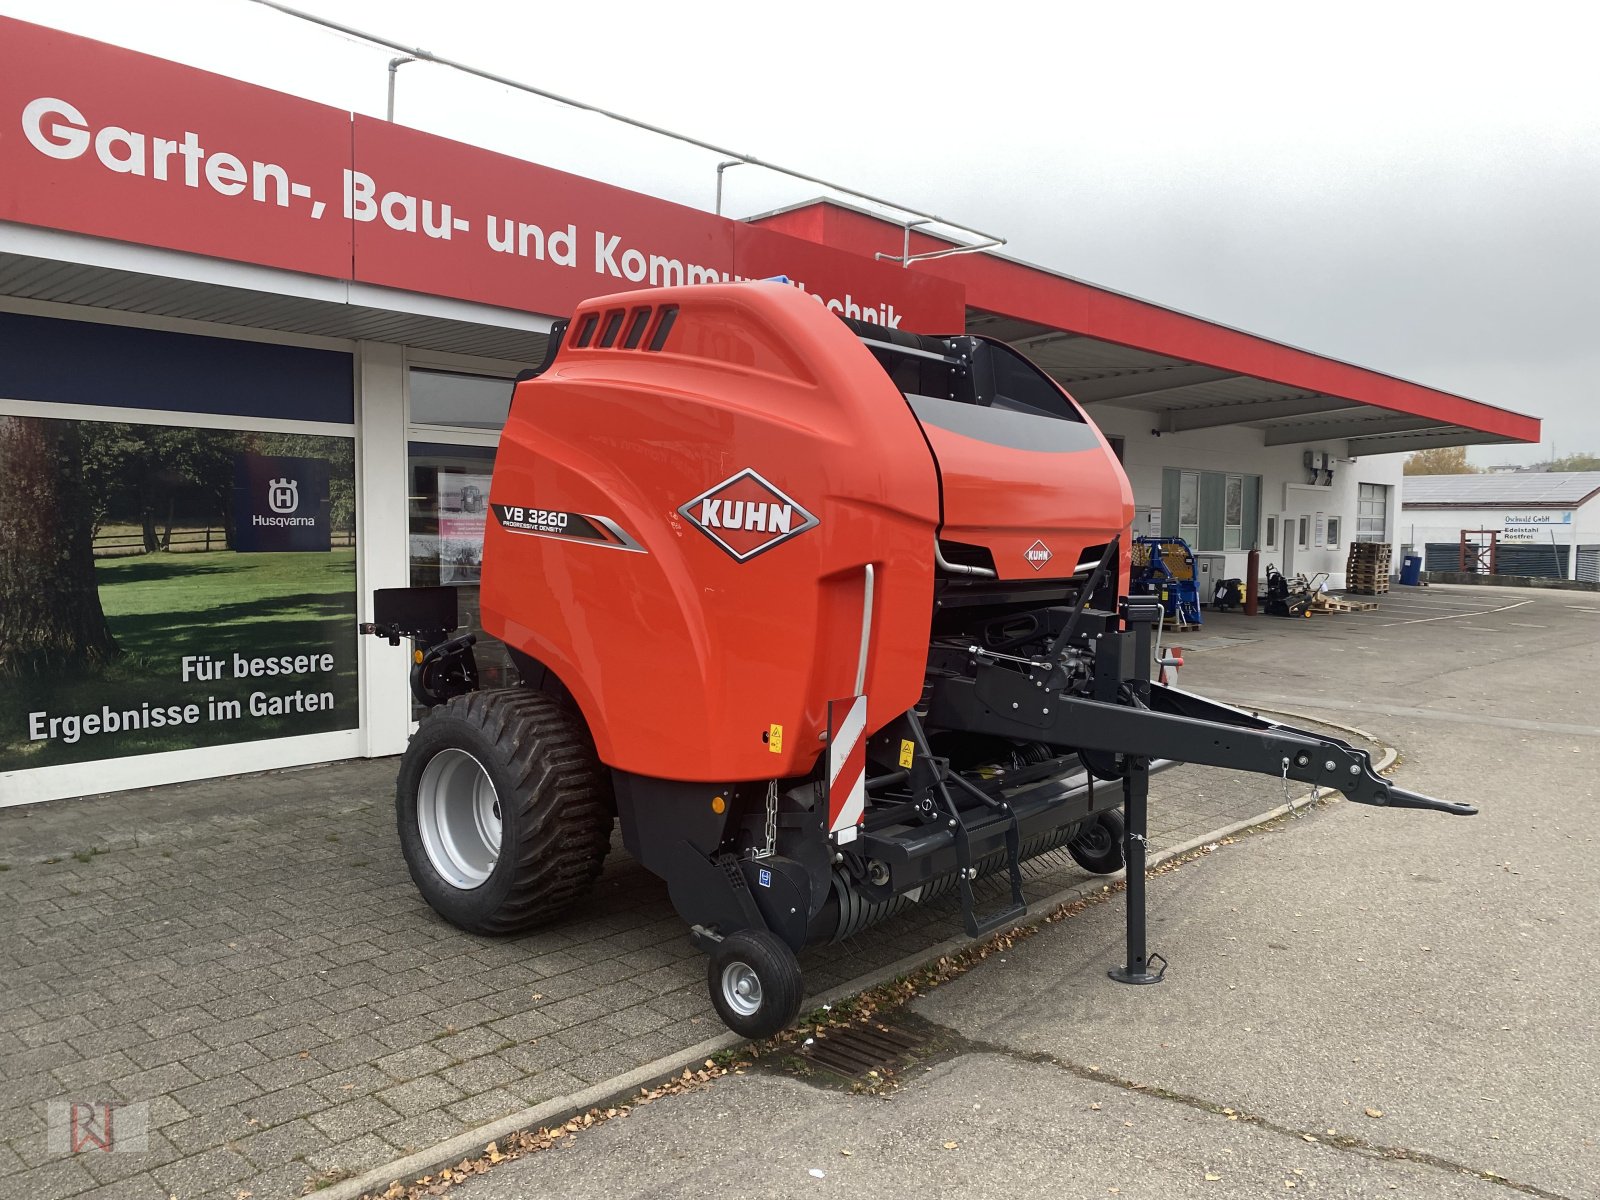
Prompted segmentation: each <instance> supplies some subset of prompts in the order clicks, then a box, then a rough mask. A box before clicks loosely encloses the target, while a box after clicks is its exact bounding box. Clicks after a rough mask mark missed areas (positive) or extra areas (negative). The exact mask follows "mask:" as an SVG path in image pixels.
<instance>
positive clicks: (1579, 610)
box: [1567, 604, 1600, 613]
mask: <svg viewBox="0 0 1600 1200" xmlns="http://www.w3.org/2000/svg"><path fill="white" fill-rule="evenodd" d="M1567 607H1568V608H1570V609H1571V610H1572V611H1573V612H1592V613H1600V608H1579V607H1578V606H1577V605H1576V604H1569V605H1567Z"/></svg>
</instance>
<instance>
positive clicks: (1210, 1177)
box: [1206, 1171, 1222, 1183]
mask: <svg viewBox="0 0 1600 1200" xmlns="http://www.w3.org/2000/svg"><path fill="white" fill-rule="evenodd" d="M1221 1178H1222V1176H1221V1175H1213V1174H1212V1173H1211V1172H1210V1171H1207V1172H1206V1182H1207V1183H1216V1182H1217V1180H1219V1179H1221Z"/></svg>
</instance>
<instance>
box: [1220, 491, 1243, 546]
mask: <svg viewBox="0 0 1600 1200" xmlns="http://www.w3.org/2000/svg"><path fill="white" fill-rule="evenodd" d="M1243 526H1244V476H1243V475H1229V476H1228V477H1227V480H1226V482H1225V484H1224V487H1223V502H1222V548H1223V549H1224V550H1237V549H1239V541H1240V531H1241V530H1242V528H1243Z"/></svg>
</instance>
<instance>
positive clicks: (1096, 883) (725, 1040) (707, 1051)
mask: <svg viewBox="0 0 1600 1200" xmlns="http://www.w3.org/2000/svg"><path fill="white" fill-rule="evenodd" d="M1250 711H1252V712H1266V713H1271V714H1272V715H1274V716H1279V717H1289V718H1291V719H1293V720H1296V721H1306V722H1308V723H1311V724H1314V725H1321V726H1323V727H1325V728H1327V729H1337V730H1339V731H1340V732H1341V733H1349V734H1354V735H1355V736H1357V737H1359V738H1361V739H1362V740H1364V741H1367V742H1371V743H1372V744H1373V745H1375V746H1378V747H1380V748H1381V749H1382V750H1383V755H1382V757H1381V758H1380V759H1379V760H1378V762H1376V763H1375V764H1374V768H1375V769H1376V770H1377V771H1379V772H1380V773H1381V772H1384V771H1387V770H1388V769H1389V768H1390V767H1392V766H1393V765H1394V764H1395V762H1396V761H1397V760H1398V759H1399V757H1400V755H1399V752H1398V751H1397V750H1396V749H1395V748H1394V747H1393V746H1389V745H1387V744H1385V743H1384V742H1381V741H1379V740H1378V739H1377V738H1375V737H1373V736H1372V734H1370V733H1367V732H1365V731H1364V730H1360V729H1357V728H1355V727H1354V726H1351V725H1340V724H1338V723H1336V722H1334V721H1328V720H1324V719H1323V718H1321V717H1310V716H1305V715H1303V714H1301V713H1293V712H1286V711H1282V710H1278V709H1270V708H1261V709H1251V710H1250ZM1310 794H1311V793H1310V792H1309V791H1308V792H1305V793H1303V795H1304V796H1309V795H1310ZM1294 799H1295V800H1299V799H1301V797H1298V796H1297V797H1295V798H1294ZM1291 807H1293V808H1295V810H1296V811H1299V806H1298V805H1291V804H1280V805H1278V806H1276V807H1275V808H1271V809H1268V810H1267V811H1266V812H1264V813H1259V814H1257V815H1256V816H1253V817H1246V818H1245V819H1244V820H1242V821H1234V822H1233V823H1231V824H1229V825H1224V826H1222V827H1221V828H1219V829H1213V830H1210V831H1209V832H1207V833H1202V834H1200V835H1199V836H1198V837H1192V838H1190V839H1189V840H1188V841H1186V842H1181V843H1179V844H1178V845H1176V846H1168V847H1167V848H1165V849H1163V850H1158V851H1156V852H1155V853H1154V854H1151V855H1150V856H1149V857H1148V858H1147V859H1146V862H1145V869H1146V870H1147V871H1149V870H1153V869H1154V868H1156V867H1159V866H1161V865H1162V864H1163V863H1166V862H1169V861H1171V860H1172V859H1174V858H1181V857H1182V856H1183V855H1185V854H1189V853H1191V852H1192V851H1195V850H1198V849H1200V848H1201V847H1202V846H1206V845H1209V844H1211V843H1212V842H1219V841H1221V840H1222V839H1223V838H1228V837H1232V836H1233V835H1234V834H1237V833H1243V832H1244V831H1245V830H1247V829H1253V828H1255V827H1256V826H1258V825H1265V824H1267V823H1268V822H1269V821H1275V820H1277V819H1278V818H1279V817H1283V816H1288V815H1289V811H1290V809H1291ZM1126 877H1127V872H1126V871H1117V872H1115V873H1114V874H1111V875H1097V876H1095V877H1094V878H1093V879H1092V880H1085V881H1084V882H1082V883H1076V884H1073V885H1072V886H1071V887H1068V888H1063V889H1061V890H1060V891H1059V892H1055V893H1052V894H1051V895H1049V896H1046V897H1044V898H1043V899H1041V900H1039V901H1037V902H1036V903H1035V904H1033V905H1031V906H1030V907H1031V909H1032V910H1033V911H1034V912H1035V913H1038V914H1039V916H1037V917H1035V918H1033V919H1032V920H1028V919H1024V920H1022V921H1018V922H1017V923H1016V924H1015V925H1012V926H1009V927H1008V928H1006V929H1004V930H996V931H994V932H993V933H989V934H986V935H985V936H983V937H981V938H970V937H968V936H967V935H966V934H964V933H962V934H957V935H956V936H955V937H952V938H947V939H946V940H945V941H942V942H939V943H938V944H937V945H933V946H929V947H928V948H927V949H926V950H919V951H917V952H916V953H915V954H908V955H906V956H905V957H904V958H901V959H897V960H896V961H894V962H892V963H889V964H887V965H886V966H882V967H878V968H876V969H874V970H872V971H869V972H868V973H867V974H865V975H859V976H857V977H856V978H855V979H852V980H849V981H848V982H846V983H841V984H839V985H838V986H837V987H833V988H829V989H828V990H827V991H826V992H823V993H821V994H820V995H817V996H808V997H806V1003H807V1005H808V1006H809V1008H817V1007H819V1006H821V1005H824V1004H837V1003H838V1002H840V1001H842V1000H846V999H848V998H850V997H851V996H856V995H859V994H860V993H862V992H865V991H868V990H870V989H872V988H874V987H877V986H878V985H879V984H882V983H887V982H888V981H889V980H891V979H896V978H898V977H900V976H902V975H910V974H912V973H913V972H915V971H918V970H920V969H921V968H923V967H926V966H930V965H932V964H933V963H936V962H938V961H939V959H941V958H947V957H949V956H950V955H952V954H957V953H960V952H961V951H962V950H965V949H967V948H968V947H971V946H976V945H980V944H982V943H983V942H986V941H988V940H989V939H990V938H993V937H997V936H1001V935H1003V934H1006V933H1010V932H1012V931H1013V930H1017V929H1026V928H1029V927H1031V926H1033V925H1037V924H1038V923H1039V921H1040V920H1041V919H1042V918H1043V915H1044V914H1046V913H1050V912H1054V911H1055V910H1056V909H1057V908H1060V907H1061V906H1062V905H1064V904H1071V903H1073V902H1074V901H1076V900H1081V899H1083V898H1084V897H1086V896H1091V895H1094V894H1095V893H1096V892H1099V891H1101V890H1102V889H1104V888H1106V887H1109V886H1111V885H1113V884H1116V883H1120V882H1122V880H1124V879H1125V878H1126ZM745 1041H746V1039H744V1038H742V1037H740V1036H739V1035H738V1034H736V1033H731V1032H729V1033H722V1034H719V1035H718V1036H716V1037H713V1038H707V1039H706V1040H705V1041H703V1042H696V1043H695V1044H694V1045H693V1046H690V1047H688V1048H687V1049H685V1050H679V1051H676V1052H675V1053H672V1054H668V1055H664V1056H662V1057H661V1058H658V1059H656V1060H654V1061H653V1062H648V1063H645V1064H644V1065H643V1066H641V1067H636V1068H634V1069H633V1070H632V1071H629V1072H627V1073H626V1074H623V1075H617V1076H614V1077H613V1078H611V1079H606V1080H602V1081H601V1082H599V1083H596V1084H593V1085H591V1086H589V1087H587V1088H584V1089H583V1090H582V1091H581V1092H574V1093H572V1094H571V1095H567V1096H557V1097H555V1098H554V1099H551V1100H546V1101H544V1103H542V1104H536V1105H534V1106H533V1107H531V1108H525V1109H522V1110H521V1111H520V1112H514V1113H511V1114H509V1115H508V1116H504V1117H501V1118H500V1119H499V1120H497V1121H491V1122H490V1123H489V1124H487V1125H480V1126H479V1127H478V1128H476V1129H470V1130H468V1131H467V1132H466V1133H462V1134H457V1135H456V1136H455V1137H453V1138H450V1139H449V1140H448V1141H443V1142H439V1143H438V1144H436V1145H434V1146H430V1147H428V1148H427V1149H426V1150H419V1151H417V1152H416V1153H415V1154H409V1155H407V1156H406V1157H404V1158H398V1159H395V1160H393V1161H392V1162H388V1163H385V1164H384V1165H383V1166H381V1167H374V1168H372V1169H371V1170H369V1171H365V1172H363V1173H362V1174H360V1175H356V1176H353V1177H352V1178H350V1179H344V1180H341V1181H339V1182H338V1183H333V1184H329V1185H328V1186H327V1187H324V1188H319V1189H317V1191H316V1192H315V1193H313V1194H314V1195H316V1196H317V1197H318V1200H360V1197H361V1196H363V1195H365V1194H366V1193H368V1192H380V1191H382V1190H383V1189H384V1188H387V1187H388V1186H389V1185H390V1184H391V1183H393V1182H395V1181H396V1180H399V1181H401V1182H402V1183H405V1182H409V1181H411V1180H412V1179H415V1178H416V1177H418V1176H420V1175H431V1174H433V1173H434V1172H435V1171H437V1170H438V1169H440V1168H441V1167H446V1166H449V1165H451V1164H453V1163H456V1162H459V1161H460V1160H461V1159H463V1158H473V1157H476V1156H477V1154H478V1152H479V1151H481V1150H482V1149H483V1147H484V1146H485V1145H487V1144H488V1143H489V1142H493V1141H497V1140H498V1139H500V1138H503V1137H505V1136H506V1135H507V1134H511V1133H517V1132H519V1131H521V1130H524V1129H535V1128H538V1127H539V1126H541V1125H546V1126H548V1125H559V1124H562V1123H563V1122H565V1121H568V1120H570V1119H572V1118H573V1117H575V1116H578V1115H579V1114H581V1113H585V1112H588V1111H589V1110H590V1109H591V1108H599V1107H603V1106H607V1105H608V1104H609V1103H611V1102H620V1101H622V1100H624V1099H625V1098H627V1097H628V1096H631V1095H632V1094H633V1093H634V1092H636V1091H638V1090H639V1089H640V1088H644V1087H648V1086H650V1085H651V1084H655V1083H665V1082H667V1081H668V1080H669V1079H672V1078H673V1077H674V1076H676V1075H679V1074H681V1073H682V1072H683V1071H684V1069H685V1068H688V1067H694V1066H698V1065H699V1064H700V1063H702V1062H704V1061H705V1060H706V1059H707V1058H709V1057H710V1056H711V1055H713V1054H716V1053H718V1052H719V1051H722V1050H731V1049H733V1048H735V1047H737V1046H742V1045H744V1043H745Z"/></svg>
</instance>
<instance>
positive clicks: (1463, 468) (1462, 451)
mask: <svg viewBox="0 0 1600 1200" xmlns="http://www.w3.org/2000/svg"><path fill="white" fill-rule="evenodd" d="M1405 473H1406V474H1407V475H1476V474H1478V473H1479V471H1478V468H1477V467H1475V466H1473V465H1472V464H1471V463H1469V462H1468V461H1467V448H1466V447H1465V446H1440V447H1438V448H1437V449H1434V450H1418V451H1417V452H1416V453H1415V454H1413V455H1412V456H1411V457H1410V458H1408V459H1406V465H1405Z"/></svg>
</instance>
